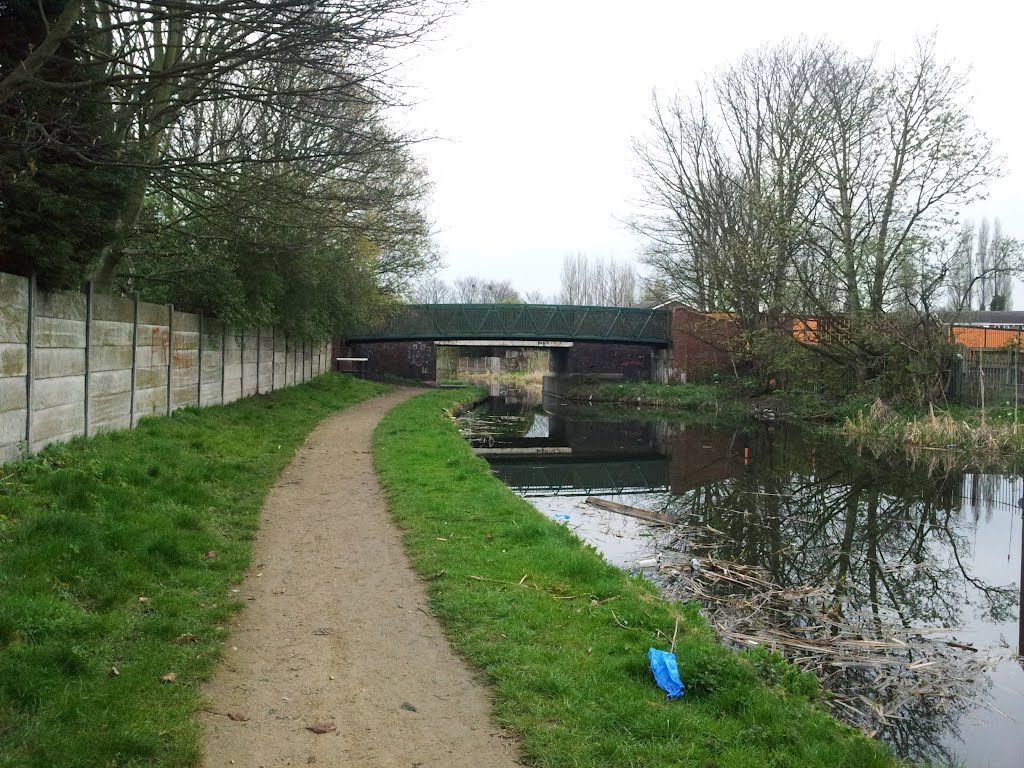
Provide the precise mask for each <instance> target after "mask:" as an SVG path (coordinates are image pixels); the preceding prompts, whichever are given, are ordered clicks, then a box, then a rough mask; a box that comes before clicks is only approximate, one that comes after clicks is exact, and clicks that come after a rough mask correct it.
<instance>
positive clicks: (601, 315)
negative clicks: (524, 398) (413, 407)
mask: <svg viewBox="0 0 1024 768" xmlns="http://www.w3.org/2000/svg"><path fill="white" fill-rule="evenodd" d="M670 324H671V317H670V314H669V313H668V312H667V311H665V310H662V309H633V308H629V309H627V308H620V307H579V306H561V305H554V304H410V305H407V306H404V307H401V308H399V309H397V310H396V311H395V312H393V313H392V314H391V315H390V316H388V317H387V318H386V319H385V320H383V321H382V322H380V323H379V324H377V325H375V326H371V327H367V328H364V329H360V330H359V331H358V332H356V333H354V334H352V335H351V336H350V337H349V338H348V341H349V342H366V341H413V340H419V339H432V340H434V341H443V340H459V339H467V340H468V339H474V340H475V339H481V340H495V341H542V342H543V341H563V342H564V341H597V342H602V341H603V342H618V343H627V344H647V345H650V346H656V347H667V346H669V345H670V344H671V335H670V333H669V328H670Z"/></svg>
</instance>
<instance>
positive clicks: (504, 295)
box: [453, 275, 521, 304]
mask: <svg viewBox="0 0 1024 768" xmlns="http://www.w3.org/2000/svg"><path fill="white" fill-rule="evenodd" d="M453 293H454V296H455V300H456V301H458V302H459V303H461V304H518V303H520V301H521V299H520V296H519V293H518V291H516V289H515V288H514V287H513V285H512V282H511V281H510V280H485V279H483V278H480V277H475V276H473V275H468V276H466V277H460V278H459V279H457V280H456V281H455V283H454V284H453Z"/></svg>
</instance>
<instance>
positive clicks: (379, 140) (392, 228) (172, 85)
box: [0, 0, 449, 291]
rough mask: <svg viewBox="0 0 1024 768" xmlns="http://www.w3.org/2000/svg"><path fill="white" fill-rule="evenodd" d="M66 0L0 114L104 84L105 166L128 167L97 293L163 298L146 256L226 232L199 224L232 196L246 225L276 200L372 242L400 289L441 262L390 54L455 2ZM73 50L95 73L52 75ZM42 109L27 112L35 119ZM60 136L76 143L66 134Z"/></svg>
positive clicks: (13, 75) (223, 210) (13, 72)
mask: <svg viewBox="0 0 1024 768" xmlns="http://www.w3.org/2000/svg"><path fill="white" fill-rule="evenodd" d="M58 5H60V6H61V7H60V10H59V13H58V14H57V16H56V18H54V19H53V20H52V21H51V22H50V23H49V24H48V25H43V27H42V28H41V29H34V30H32V31H33V33H34V34H35V37H34V38H33V39H30V40H28V41H27V43H26V44H25V45H24V46H23V53H24V55H23V57H22V58H21V60H20V61H17V60H12V63H11V64H10V66H5V68H4V69H3V71H0V110H4V109H6V108H7V105H9V104H11V103H13V102H16V101H18V100H19V99H20V100H24V99H27V98H38V97H39V96H38V94H44V95H45V94H49V93H54V94H60V95H61V97H65V98H66V97H77V96H78V95H79V94H82V93H91V94H102V98H97V99H96V104H97V105H98V108H105V110H106V118H107V121H108V124H109V125H110V126H112V128H111V136H112V145H113V148H114V152H113V156H112V157H109V158H105V159H102V161H101V162H98V163H96V164H97V165H98V166H99V167H108V168H113V169H116V172H117V175H118V178H119V179H120V181H121V183H122V185H123V189H124V192H123V195H122V196H121V197H120V198H118V199H115V200H110V201H109V202H108V204H107V207H106V210H105V214H106V215H105V216H104V217H103V220H104V221H106V222H109V225H110V226H109V230H110V231H109V237H107V238H106V243H105V244H104V246H103V247H102V248H101V249H100V253H99V257H98V259H97V260H96V262H95V263H94V264H93V265H92V267H93V268H92V277H93V278H94V280H95V281H96V282H97V283H98V285H100V286H109V287H113V286H120V287H122V288H124V287H129V288H134V289H142V290H143V291H150V290H152V289H153V286H154V285H155V284H156V283H157V282H159V281H161V280H165V279H167V277H166V274H157V275H156V276H155V278H153V279H150V276H149V275H147V274H146V273H145V272H144V271H143V270H140V269H139V267H140V265H143V266H147V267H148V265H147V260H148V261H149V262H152V259H153V258H155V257H159V256H160V254H161V252H162V253H165V254H170V253H171V252H173V251H174V250H176V249H177V248H178V247H179V246H183V245H186V244H188V243H190V242H191V241H194V240H195V239H196V238H199V239H201V240H202V239H205V240H207V241H208V242H214V241H216V240H217V239H219V238H220V239H223V235H224V232H223V231H222V227H220V225H216V226H215V227H214V230H213V231H212V232H207V231H204V230H203V229H202V224H203V223H204V222H206V223H209V222H213V223H214V224H216V222H217V221H218V220H219V221H221V222H223V221H228V220H230V219H231V216H232V211H230V210H229V209H228V208H227V207H226V206H229V205H238V206H239V208H238V210H237V212H238V214H239V216H238V217H237V218H238V219H239V220H241V219H245V218H248V217H251V215H253V211H257V210H259V209H260V208H261V206H262V205H263V202H264V201H267V200H269V199H273V200H274V203H275V206H276V207H277V209H278V211H279V212H283V210H284V206H283V205H282V203H283V202H289V203H290V204H291V205H290V207H289V211H288V213H287V214H285V215H284V218H285V219H286V220H287V227H288V229H290V230H292V231H295V230H299V229H302V228H303V227H304V226H305V225H306V224H307V223H309V224H310V225H311V229H312V230H313V231H312V233H308V234H311V236H313V239H314V240H316V239H317V237H320V236H321V235H323V233H324V232H325V229H329V230H331V235H330V239H331V240H333V241H334V242H339V243H340V242H341V241H343V240H351V241H361V242H364V243H367V244H369V245H370V246H371V247H370V249H369V250H370V251H371V252H373V254H374V255H373V258H375V259H377V260H378V263H377V265H375V266H374V265H371V268H372V270H373V271H376V272H378V273H379V274H381V275H382V276H384V282H385V283H386V284H390V283H394V282H395V281H396V280H397V281H398V282H403V280H404V279H406V278H407V277H408V274H404V273H403V270H407V268H411V269H412V270H413V271H416V270H418V269H420V268H422V266H423V264H424V263H425V262H426V261H429V256H430V254H429V253H427V251H426V250H425V249H424V247H423V240H424V237H423V236H424V232H425V229H427V222H426V220H425V217H424V216H423V212H422V208H421V207H420V204H419V199H421V192H422V189H423V184H422V183H415V184H412V185H408V186H406V185H405V184H404V182H405V181H406V180H408V179H409V178H410V170H411V168H412V167H413V166H412V165H411V164H410V161H409V155H408V147H409V145H410V143H411V140H412V139H411V137H408V136H403V135H400V134H397V133H395V132H393V131H390V130H388V129H387V128H386V126H385V124H384V120H383V118H382V115H383V112H384V110H385V109H386V108H387V107H388V106H389V105H391V104H394V103H395V102H396V99H397V97H396V91H395V90H394V88H393V87H392V83H391V82H390V81H389V75H388V72H389V71H390V69H391V68H392V67H393V63H394V62H393V57H391V52H392V51H393V50H394V49H396V48H399V47H401V46H404V45H407V44H409V43H411V42H414V41H416V40H418V39H420V38H421V37H422V36H423V35H425V34H427V33H428V31H429V30H430V29H432V28H433V27H434V25H435V24H436V23H437V22H438V21H439V20H441V19H442V18H444V16H445V15H446V14H447V13H448V12H449V6H448V5H447V4H446V3H444V2H441V1H440V0H439V1H438V2H434V0H328V1H327V2H323V3H317V4H313V5H311V4H309V3H307V2H304V1H301V2H300V0H275V1H274V2H270V3H253V2H251V0H226V1H225V2H222V3H218V4H216V5H209V4H181V3H176V2H170V3H150V4H146V5H140V4H138V3H129V2H121V0H71V2H67V3H64V4H59V3H58ZM67 46H71V47H72V48H73V49H74V51H75V55H76V57H77V60H78V61H80V62H81V63H82V66H83V67H84V70H83V71H85V73H86V74H85V75H83V76H80V77H75V78H69V77H67V76H64V75H63V74H62V73H60V72H54V71H53V66H52V63H53V61H54V60H55V59H56V58H58V57H59V53H60V51H61V50H63V48H62V47H67ZM32 119H33V118H32V116H31V115H25V114H24V113H23V122H25V124H26V125H28V126H31V123H32ZM22 133H23V134H27V131H23V132H22ZM47 142H48V146H49V148H50V149H51V150H56V149H57V148H66V149H68V150H70V151H74V146H73V145H72V144H70V143H69V142H66V141H63V140H62V137H61V136H60V135H58V134H55V133H54V132H52V131H50V132H49V135H48V137H47ZM12 151H15V152H16V151H18V146H17V145H16V146H14V148H13V150H12ZM414 173H418V171H416V172H414ZM420 175H421V174H420ZM239 190H244V191H248V192H249V193H251V195H255V196H256V197H255V198H246V199H242V196H241V195H240V194H239ZM412 191H415V192H416V194H419V195H420V197H419V198H416V197H415V195H414V194H412V193H411V192H412ZM307 209H312V211H313V213H312V215H309V214H308V213H307ZM263 223H267V224H270V223H271V222H263ZM271 228H272V227H271ZM175 237H182V238H184V240H183V241H182V242H178V243H176V242H175V240H174V238H175ZM270 247H271V248H273V247H276V246H275V245H274V244H273V243H271V245H270ZM288 247H289V248H294V247H295V245H294V242H293V243H292V245H290V246H288ZM259 248H263V246H259ZM286 250H287V249H286ZM227 261H228V262H230V259H228V260H227ZM35 266H36V267H38V266H39V265H38V264H37V265H35ZM241 268H242V267H239V269H241ZM235 276H236V277H237V276H238V272H237V270H236V272H235ZM385 287H387V288H388V289H389V290H390V289H391V287H390V285H386V286H385Z"/></svg>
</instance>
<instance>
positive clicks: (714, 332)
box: [668, 307, 739, 381]
mask: <svg viewBox="0 0 1024 768" xmlns="http://www.w3.org/2000/svg"><path fill="white" fill-rule="evenodd" d="M738 333H739V330H738V328H737V327H736V324H735V323H734V322H733V321H731V320H723V319H717V318H713V317H708V316H707V315H704V314H701V313H700V312H693V311H691V310H689V309H686V308H683V307H676V308H674V309H673V310H672V354H671V360H670V361H669V366H668V369H669V380H670V381H699V380H701V379H707V378H710V377H711V376H713V375H714V374H716V373H731V372H732V356H731V355H730V354H729V352H728V351H727V347H728V344H729V343H730V342H731V341H732V339H734V338H735V337H736V335H737V334H738Z"/></svg>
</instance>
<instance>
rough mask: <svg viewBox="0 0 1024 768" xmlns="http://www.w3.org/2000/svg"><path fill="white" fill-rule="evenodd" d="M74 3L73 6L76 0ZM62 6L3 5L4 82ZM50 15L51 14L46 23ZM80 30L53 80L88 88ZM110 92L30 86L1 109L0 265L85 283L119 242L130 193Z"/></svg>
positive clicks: (54, 1)
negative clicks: (119, 162) (119, 164)
mask: <svg viewBox="0 0 1024 768" xmlns="http://www.w3.org/2000/svg"><path fill="white" fill-rule="evenodd" d="M72 1H73V0H72ZM64 6H65V1H64V0H41V2H37V0H0V77H2V76H3V75H5V74H9V73H10V72H11V71H12V69H13V68H14V67H16V66H17V65H18V64H19V62H21V61H22V60H23V59H24V58H25V57H26V56H27V55H28V53H29V52H30V51H31V50H32V49H33V48H34V47H36V46H38V45H39V43H40V42H41V41H42V40H43V38H44V37H45V34H46V26H47V24H48V23H49V22H50V21H52V20H53V19H55V18H56V17H57V16H58V15H59V14H60V12H61V11H62V10H63V8H64ZM44 14H45V17H44ZM77 37H78V33H77V31H73V33H72V35H71V36H69V38H68V39H66V40H64V41H63V42H62V43H61V44H60V46H59V47H58V49H57V51H56V54H55V55H54V56H52V57H51V58H50V59H48V60H47V62H46V64H45V65H44V69H43V72H42V74H43V75H44V76H45V77H44V78H43V79H44V80H45V81H47V82H50V83H52V82H87V81H88V80H89V77H90V72H89V67H90V65H88V64H86V63H84V62H83V57H82V56H80V55H79V51H78V48H77V46H76V42H75V41H76V38H77ZM111 132H112V124H111V105H110V100H109V95H108V94H107V93H106V92H105V90H104V89H102V88H93V89H75V90H64V89H59V88H51V87H47V86H45V85H34V86H30V87H27V88H24V89H22V90H20V91H18V93H16V94H15V95H14V96H13V97H11V98H9V99H7V100H6V101H4V102H3V103H0V269H2V270H3V271H6V272H15V273H19V274H25V275H27V274H30V273H32V272H35V273H36V275H37V278H38V280H39V283H40V285H42V286H44V287H50V288H62V287H63V288H68V287H77V286H78V285H79V284H80V283H81V282H82V281H83V280H85V279H87V278H88V276H89V274H90V272H91V271H92V269H93V266H94V265H95V263H96V262H97V261H98V260H99V257H100V254H101V253H102V252H103V250H104V249H105V248H108V247H110V246H111V244H112V240H113V237H114V235H115V230H114V226H113V220H114V217H113V216H112V215H111V211H112V210H116V209H117V207H119V205H120V196H121V194H122V189H121V184H120V182H119V179H118V176H119V174H118V172H117V171H116V169H114V168H113V167H112V166H111V165H109V163H110V161H112V160H113V159H114V157H115V145H114V142H113V141H112V137H111Z"/></svg>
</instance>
